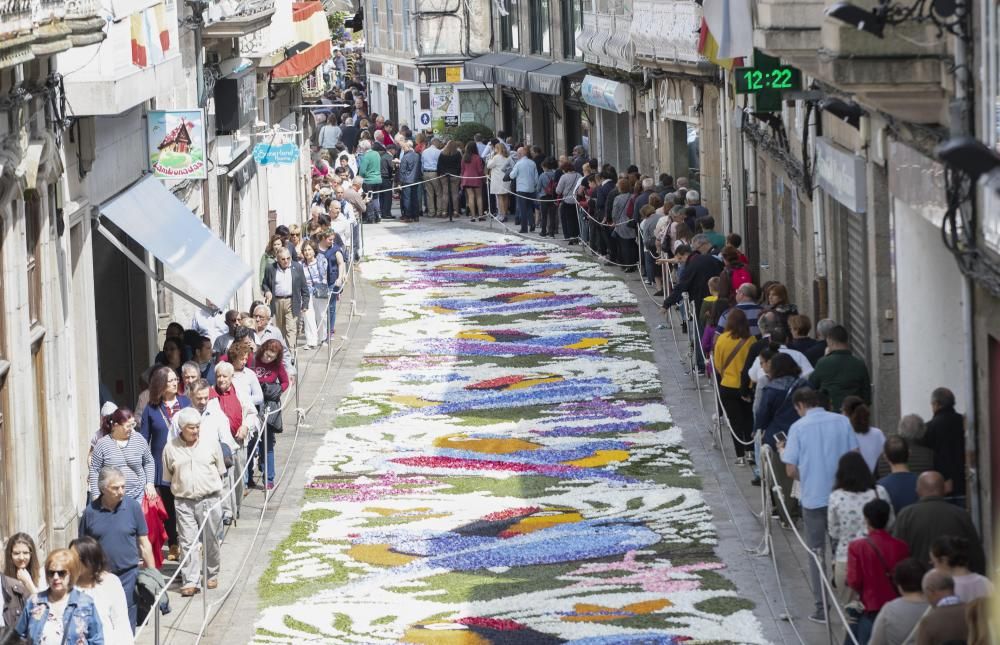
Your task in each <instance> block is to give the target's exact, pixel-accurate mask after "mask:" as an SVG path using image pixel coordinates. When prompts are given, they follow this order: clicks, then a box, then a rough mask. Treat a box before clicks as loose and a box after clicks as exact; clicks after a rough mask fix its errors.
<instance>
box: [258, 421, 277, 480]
mask: <svg viewBox="0 0 1000 645" xmlns="http://www.w3.org/2000/svg"><path fill="white" fill-rule="evenodd" d="M274 438H275V434H274V432H272V431H271V430H264V433H263V434H261V437H260V445H259V446H258V447H257V469H258V470H260V472H261V474H262V475H265V474H266V475H267V483H269V484H270V483H271V482H273V481H274Z"/></svg>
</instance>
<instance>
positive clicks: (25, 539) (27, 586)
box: [3, 533, 45, 625]
mask: <svg viewBox="0 0 1000 645" xmlns="http://www.w3.org/2000/svg"><path fill="white" fill-rule="evenodd" d="M41 571H42V566H41V564H40V563H39V561H38V549H36V548H35V541H34V540H32V539H31V536H30V535H28V534H27V533H15V534H14V535H12V536H10V537H9V538H7V546H6V547H5V548H4V558H3V574H4V575H5V576H7V577H8V578H14V579H15V580H17V581H18V582H20V583H21V585H22V586H23V587H24V590H25V591H26V592H27V593H28V595H31V594H33V593H35V592H36V591H38V590H39V589H41V588H42V586H43V584H42V583H43V582H45V580H44V578H42V574H41ZM7 624H8V625H10V624H11V623H7Z"/></svg>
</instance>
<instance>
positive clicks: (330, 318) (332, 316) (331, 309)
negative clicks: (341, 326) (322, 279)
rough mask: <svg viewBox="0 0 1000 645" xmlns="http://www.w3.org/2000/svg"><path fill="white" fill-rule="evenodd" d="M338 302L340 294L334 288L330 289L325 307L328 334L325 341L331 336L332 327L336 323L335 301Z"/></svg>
mask: <svg viewBox="0 0 1000 645" xmlns="http://www.w3.org/2000/svg"><path fill="white" fill-rule="evenodd" d="M338 300H340V293H339V291H338V290H337V288H336V287H330V304H329V305H327V309H326V317H327V318H326V319H327V329H329V330H330V333H329V334H327V337H326V340H329V339H330V337H331V336H333V329H334V325H335V324H336V322H337V301H338Z"/></svg>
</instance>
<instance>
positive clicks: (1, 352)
mask: <svg viewBox="0 0 1000 645" xmlns="http://www.w3.org/2000/svg"><path fill="white" fill-rule="evenodd" d="M16 209H17V205H16V203H11V210H12V211H13V210H16ZM2 250H3V227H2V226H0V252H2ZM2 257H3V256H2V254H0V266H2V265H3V260H2ZM4 279H5V278H4V277H3V276H0V499H4V500H6V499H7V497H6V495H7V492H8V490H9V489H8V488H7V473H8V472H9V471H10V464H9V461H8V455H10V454H11V452H12V451H11V442H12V441H13V433H11V432H9V430H10V428H9V427H8V426H7V421H8V419H9V418H10V416H9V415H10V410H9V409H8V401H9V398H8V388H7V376H8V374H9V372H10V362H9V361H7V360H6V358H7V350H6V348H7V329H6V318H7V316H6V315H4V293H5V290H6V289H5V286H6V285H5V284H4ZM9 506H10V504H6V503H5V504H0V536H8V535H10V533H11V526H10V524H9V522H10V517H9V516H8V514H7V512H8V511H7V509H8V507H9Z"/></svg>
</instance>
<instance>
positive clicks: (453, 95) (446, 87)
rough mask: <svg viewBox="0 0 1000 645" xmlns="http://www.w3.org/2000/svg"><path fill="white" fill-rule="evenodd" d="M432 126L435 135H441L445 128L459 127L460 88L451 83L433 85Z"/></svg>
mask: <svg viewBox="0 0 1000 645" xmlns="http://www.w3.org/2000/svg"><path fill="white" fill-rule="evenodd" d="M430 96H431V125H432V126H433V128H434V134H441V133H443V132H444V129H445V128H454V127H456V126H457V125H458V122H459V115H460V114H461V111H460V110H459V104H458V88H457V87H455V86H454V85H452V84H451V83H439V84H435V85H431V88H430Z"/></svg>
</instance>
